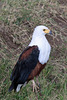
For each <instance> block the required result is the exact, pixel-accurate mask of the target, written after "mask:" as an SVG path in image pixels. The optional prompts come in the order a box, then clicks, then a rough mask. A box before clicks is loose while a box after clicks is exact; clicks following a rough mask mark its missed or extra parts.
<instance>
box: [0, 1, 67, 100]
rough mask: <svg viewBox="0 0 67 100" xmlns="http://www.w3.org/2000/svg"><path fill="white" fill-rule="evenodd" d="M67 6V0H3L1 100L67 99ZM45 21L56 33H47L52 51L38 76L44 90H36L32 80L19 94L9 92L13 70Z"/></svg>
mask: <svg viewBox="0 0 67 100" xmlns="http://www.w3.org/2000/svg"><path fill="white" fill-rule="evenodd" d="M66 9H67V3H66V0H64V1H63V0H0V100H67V29H66V28H67V12H66ZM41 24H42V25H46V26H47V27H49V28H50V29H51V30H52V32H53V36H47V38H48V41H49V42H50V44H51V46H52V51H51V55H50V59H49V62H48V63H47V65H46V67H45V69H44V70H43V71H42V72H41V74H40V75H39V77H38V80H39V83H40V90H39V92H38V93H33V90H32V82H31V81H30V82H29V83H28V84H27V85H26V87H23V88H22V89H21V91H20V92H19V93H15V92H14V91H12V92H10V93H9V92H8V88H9V86H10V83H11V82H10V75H11V72H12V69H13V67H14V65H15V63H16V61H17V60H18V57H19V55H20V53H21V52H22V50H24V48H25V47H27V45H28V44H29V42H30V40H31V36H32V32H33V29H34V28H35V27H36V26H37V25H41ZM35 81H36V78H35ZM36 83H37V81H36Z"/></svg>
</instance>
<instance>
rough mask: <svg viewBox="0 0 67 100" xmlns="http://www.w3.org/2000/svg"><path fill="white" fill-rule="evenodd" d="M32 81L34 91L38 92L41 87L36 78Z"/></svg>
mask: <svg viewBox="0 0 67 100" xmlns="http://www.w3.org/2000/svg"><path fill="white" fill-rule="evenodd" d="M32 83H33V92H34V90H35V91H36V92H37V89H39V87H38V86H37V85H36V83H35V81H34V80H32Z"/></svg>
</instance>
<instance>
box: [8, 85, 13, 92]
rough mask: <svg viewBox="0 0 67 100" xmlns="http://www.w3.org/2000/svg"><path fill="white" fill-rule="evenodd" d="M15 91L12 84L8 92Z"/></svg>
mask: <svg viewBox="0 0 67 100" xmlns="http://www.w3.org/2000/svg"><path fill="white" fill-rule="evenodd" d="M13 89H14V84H13V83H12V84H11V86H10V87H9V90H8V91H9V92H11V91H12V90H13Z"/></svg>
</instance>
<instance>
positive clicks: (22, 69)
mask: <svg viewBox="0 0 67 100" xmlns="http://www.w3.org/2000/svg"><path fill="white" fill-rule="evenodd" d="M38 57H39V50H38V47H37V46H32V47H28V48H26V49H25V50H24V51H23V52H22V54H21V55H20V57H19V60H18V62H17V63H16V65H15V67H14V69H13V72H12V74H11V78H10V79H11V81H12V84H11V86H10V88H9V91H11V90H12V89H14V90H16V87H17V85H18V84H24V83H25V82H26V81H27V79H28V77H29V75H30V73H31V72H32V70H33V69H35V67H36V65H37V63H38Z"/></svg>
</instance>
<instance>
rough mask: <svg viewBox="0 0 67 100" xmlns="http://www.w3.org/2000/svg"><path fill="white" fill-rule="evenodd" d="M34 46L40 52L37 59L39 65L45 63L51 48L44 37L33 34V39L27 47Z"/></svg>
mask: <svg viewBox="0 0 67 100" xmlns="http://www.w3.org/2000/svg"><path fill="white" fill-rule="evenodd" d="M34 45H37V46H38V48H39V50H40V54H39V58H38V59H39V62H40V63H41V64H45V63H47V61H48V59H49V55H50V51H51V46H50V44H49V43H48V41H47V39H46V37H45V36H44V35H38V34H37V35H35V34H33V37H32V40H31V42H30V44H29V46H34Z"/></svg>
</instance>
